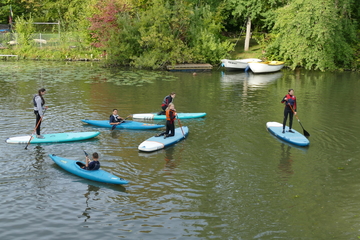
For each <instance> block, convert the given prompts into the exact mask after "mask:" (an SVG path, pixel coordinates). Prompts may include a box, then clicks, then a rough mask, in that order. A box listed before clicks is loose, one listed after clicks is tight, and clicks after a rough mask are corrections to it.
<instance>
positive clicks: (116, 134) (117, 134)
mask: <svg viewBox="0 0 360 240" xmlns="http://www.w3.org/2000/svg"><path fill="white" fill-rule="evenodd" d="M110 131H111V132H110V135H111V137H112V138H119V137H120V136H121V131H120V130H117V129H116V128H115V129H114V130H110Z"/></svg>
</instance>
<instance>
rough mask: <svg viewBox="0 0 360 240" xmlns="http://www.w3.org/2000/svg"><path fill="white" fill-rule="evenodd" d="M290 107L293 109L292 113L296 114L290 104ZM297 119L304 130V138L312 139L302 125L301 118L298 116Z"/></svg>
mask: <svg viewBox="0 0 360 240" xmlns="http://www.w3.org/2000/svg"><path fill="white" fill-rule="evenodd" d="M289 106H290V108H291V111H292V112H293V113H294V114H295V111H294V109H293V108H292V106H291V105H290V104H289ZM295 117H296V119H297V120H298V122H299V123H300V126H301V127H302V129H303V131H304V136H305V137H310V133H308V132H307V131H306V130H305V129H304V127H303V125H302V124H301V122H300V119H299V117H298V116H297V115H295Z"/></svg>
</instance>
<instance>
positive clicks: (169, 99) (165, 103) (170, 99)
mask: <svg viewBox="0 0 360 240" xmlns="http://www.w3.org/2000/svg"><path fill="white" fill-rule="evenodd" d="M175 96H176V93H175V92H172V93H170V94H169V95H167V96H166V97H164V100H163V102H162V104H161V109H162V111H160V112H159V113H158V115H165V110H166V108H167V107H168V106H169V104H170V103H172V102H173V100H174V98H175Z"/></svg>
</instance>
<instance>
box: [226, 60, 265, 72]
mask: <svg viewBox="0 0 360 240" xmlns="http://www.w3.org/2000/svg"><path fill="white" fill-rule="evenodd" d="M221 62H222V66H223V67H225V68H227V69H234V70H241V69H245V68H247V67H248V62H261V59H257V58H246V59H236V60H230V59H222V60H221Z"/></svg>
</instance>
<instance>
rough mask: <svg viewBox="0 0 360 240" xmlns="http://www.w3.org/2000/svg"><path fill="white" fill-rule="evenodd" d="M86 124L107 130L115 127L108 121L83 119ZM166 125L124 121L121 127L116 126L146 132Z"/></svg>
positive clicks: (119, 127) (117, 127) (118, 127)
mask: <svg viewBox="0 0 360 240" xmlns="http://www.w3.org/2000/svg"><path fill="white" fill-rule="evenodd" d="M81 121H83V122H84V123H88V124H91V125H94V126H97V127H105V128H112V126H113V125H111V124H110V123H109V121H107V120H88V119H82V120H81ZM162 127H165V125H160V124H150V123H142V122H135V121H128V120H126V121H124V122H122V123H120V124H119V125H116V127H115V129H132V130H146V129H156V128H162Z"/></svg>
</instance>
